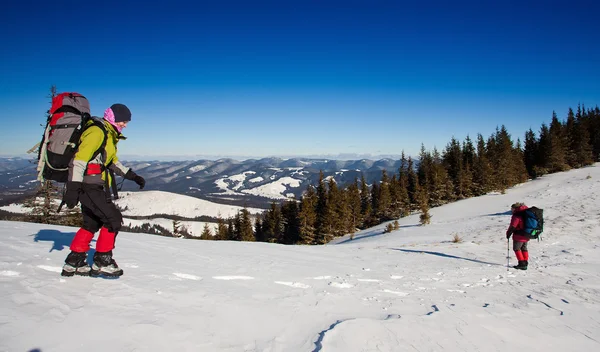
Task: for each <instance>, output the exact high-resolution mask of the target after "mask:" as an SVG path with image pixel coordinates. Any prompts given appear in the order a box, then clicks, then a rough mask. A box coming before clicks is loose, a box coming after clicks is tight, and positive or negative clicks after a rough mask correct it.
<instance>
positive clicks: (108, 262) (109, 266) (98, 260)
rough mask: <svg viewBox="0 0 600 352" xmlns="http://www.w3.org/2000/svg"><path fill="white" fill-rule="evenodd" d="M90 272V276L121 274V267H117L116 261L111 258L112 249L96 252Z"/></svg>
mask: <svg viewBox="0 0 600 352" xmlns="http://www.w3.org/2000/svg"><path fill="white" fill-rule="evenodd" d="M91 274H92V276H100V275H104V276H113V277H114V276H121V275H123V269H121V268H119V266H118V265H117V262H115V260H114V259H112V251H108V252H96V253H95V254H94V265H92V271H91Z"/></svg>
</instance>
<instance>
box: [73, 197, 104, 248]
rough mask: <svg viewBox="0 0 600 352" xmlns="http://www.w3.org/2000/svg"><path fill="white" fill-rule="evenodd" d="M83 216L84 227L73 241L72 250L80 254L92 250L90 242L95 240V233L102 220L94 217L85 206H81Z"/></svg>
mask: <svg viewBox="0 0 600 352" xmlns="http://www.w3.org/2000/svg"><path fill="white" fill-rule="evenodd" d="M81 214H82V215H83V226H82V227H81V228H80V229H79V230H78V231H77V233H76V234H75V237H74V238H73V241H71V250H72V251H73V252H80V253H81V252H87V251H88V250H89V249H90V242H91V241H92V239H93V238H94V233H95V232H96V231H98V229H99V228H100V226H101V222H100V219H99V218H98V217H97V216H95V215H94V213H93V212H92V211H91V209H90V208H88V207H86V206H85V205H83V204H82V205H81Z"/></svg>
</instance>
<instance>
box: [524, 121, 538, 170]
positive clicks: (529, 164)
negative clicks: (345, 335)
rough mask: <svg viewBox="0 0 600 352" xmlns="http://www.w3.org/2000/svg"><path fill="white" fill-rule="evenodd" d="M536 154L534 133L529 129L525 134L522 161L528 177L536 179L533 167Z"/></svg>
mask: <svg viewBox="0 0 600 352" xmlns="http://www.w3.org/2000/svg"><path fill="white" fill-rule="evenodd" d="M538 154H539V152H538V141H537V139H536V136H535V133H534V132H533V130H532V129H531V128H530V129H529V131H527V132H525V148H524V150H523V160H524V161H525V168H526V170H527V173H528V174H529V177H532V178H535V177H537V175H536V173H535V167H536V165H537V164H536V163H537V162H538V160H537V155H538Z"/></svg>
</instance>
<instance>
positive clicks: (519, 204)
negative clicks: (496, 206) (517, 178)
mask: <svg viewBox="0 0 600 352" xmlns="http://www.w3.org/2000/svg"><path fill="white" fill-rule="evenodd" d="M524 205H525V203H521V202H516V203H513V205H511V206H510V211H512V212H513V213H514V212H515V211H517V210H519V208H520V207H522V206H524Z"/></svg>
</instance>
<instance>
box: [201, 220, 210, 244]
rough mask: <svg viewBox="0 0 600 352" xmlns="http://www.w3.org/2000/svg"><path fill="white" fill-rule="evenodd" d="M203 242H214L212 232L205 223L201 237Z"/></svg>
mask: <svg viewBox="0 0 600 352" xmlns="http://www.w3.org/2000/svg"><path fill="white" fill-rule="evenodd" d="M200 239H201V240H212V239H213V236H212V231H211V230H210V227H208V223H204V228H203V229H202V234H201V235H200Z"/></svg>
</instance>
